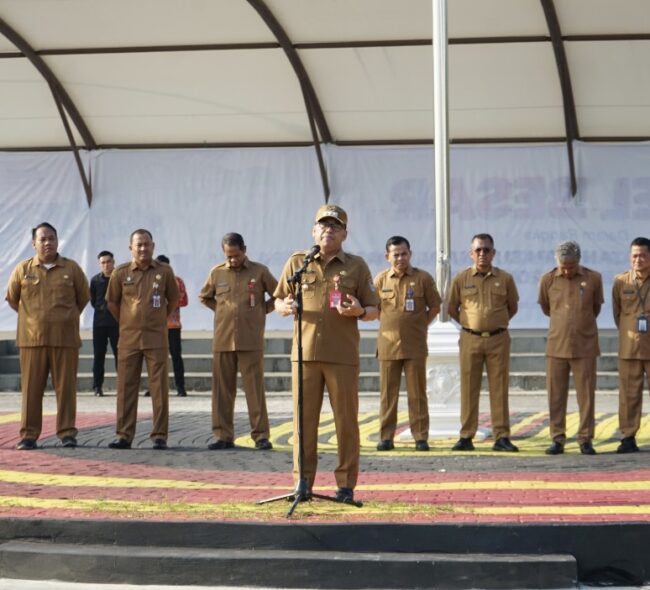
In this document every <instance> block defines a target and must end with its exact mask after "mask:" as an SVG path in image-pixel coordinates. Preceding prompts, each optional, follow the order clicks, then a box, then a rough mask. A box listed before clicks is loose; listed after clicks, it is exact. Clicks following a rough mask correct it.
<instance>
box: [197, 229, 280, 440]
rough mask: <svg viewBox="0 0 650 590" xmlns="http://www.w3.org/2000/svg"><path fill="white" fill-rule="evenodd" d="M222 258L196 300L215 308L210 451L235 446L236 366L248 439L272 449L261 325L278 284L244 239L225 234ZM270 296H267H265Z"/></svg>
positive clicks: (263, 323) (263, 324)
mask: <svg viewBox="0 0 650 590" xmlns="http://www.w3.org/2000/svg"><path fill="white" fill-rule="evenodd" d="M221 248H222V250H223V254H224V256H225V258H226V261H225V262H222V263H221V264H218V265H217V266H215V267H214V268H213V269H212V270H211V271H210V274H209V275H208V278H207V280H206V281H205V284H204V285H203V288H202V289H201V293H200V294H199V299H200V300H201V303H203V305H206V306H207V307H209V308H210V309H211V310H212V311H214V337H213V341H212V355H213V357H212V432H213V433H214V436H215V438H216V439H217V440H216V441H215V442H213V443H211V444H210V445H208V448H209V449H211V450H222V449H232V448H234V446H235V443H234V438H235V428H234V414H235V396H236V395H237V368H239V370H240V371H241V375H242V381H243V386H244V392H245V393H246V403H247V405H248V417H249V421H250V425H251V438H252V439H253V440H254V441H255V448H256V449H258V450H264V451H265V450H269V449H272V448H273V445H272V444H271V441H270V440H269V434H270V431H269V416H268V413H267V411H266V397H265V392H264V326H265V323H266V314H267V313H269V312H270V311H272V310H273V308H274V306H273V301H274V300H273V291H275V288H276V287H277V285H278V282H277V281H276V280H275V277H274V276H273V275H272V274H271V273H270V271H269V269H268V268H267V267H266V266H264V265H263V264H258V263H257V262H253V261H252V260H249V259H248V257H247V256H246V245H245V244H244V238H243V237H242V236H241V235H240V234H237V233H228V234H226V235H225V236H224V237H223V239H222V240H221ZM267 293H268V294H269V295H270V296H271V297H270V298H269V299H266V298H265V295H266V294H267Z"/></svg>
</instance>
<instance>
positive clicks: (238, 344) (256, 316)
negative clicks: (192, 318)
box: [199, 258, 278, 352]
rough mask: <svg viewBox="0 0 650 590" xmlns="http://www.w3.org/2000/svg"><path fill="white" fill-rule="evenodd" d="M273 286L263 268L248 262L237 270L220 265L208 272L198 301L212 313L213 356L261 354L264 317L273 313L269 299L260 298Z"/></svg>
mask: <svg viewBox="0 0 650 590" xmlns="http://www.w3.org/2000/svg"><path fill="white" fill-rule="evenodd" d="M277 285H278V281H277V280H276V279H275V277H274V276H273V275H272V274H271V272H270V271H269V269H268V268H267V267H266V266H264V265H263V264H259V263H257V262H252V261H250V260H248V258H247V259H246V260H245V261H244V263H243V264H242V265H241V267H240V268H239V270H235V269H232V268H230V266H229V265H228V263H227V262H223V263H221V264H218V265H217V266H215V267H214V268H213V269H212V270H211V271H210V274H209V275H208V278H207V280H206V281H205V284H204V285H203V288H202V289H201V293H200V294H199V299H200V300H201V303H203V304H204V305H207V306H208V307H209V308H210V309H212V310H213V311H214V337H213V339H212V350H213V352H226V351H235V350H242V351H243V350H264V326H265V324H266V314H267V313H269V312H270V311H271V310H273V298H272V297H271V299H268V300H267V299H265V298H264V297H265V294H266V293H268V294H269V295H271V296H272V295H273V291H275V288H276V287H277ZM251 297H252V301H251Z"/></svg>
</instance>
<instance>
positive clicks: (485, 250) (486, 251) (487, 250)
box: [474, 248, 492, 254]
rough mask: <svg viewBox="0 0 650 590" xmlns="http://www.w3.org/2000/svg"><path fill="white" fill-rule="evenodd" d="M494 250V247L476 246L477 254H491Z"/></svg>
mask: <svg viewBox="0 0 650 590" xmlns="http://www.w3.org/2000/svg"><path fill="white" fill-rule="evenodd" d="M490 252H492V248H474V253H475V254H489V253H490Z"/></svg>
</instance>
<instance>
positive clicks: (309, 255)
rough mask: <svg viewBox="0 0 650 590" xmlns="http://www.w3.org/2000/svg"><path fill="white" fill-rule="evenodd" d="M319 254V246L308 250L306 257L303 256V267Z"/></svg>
mask: <svg viewBox="0 0 650 590" xmlns="http://www.w3.org/2000/svg"><path fill="white" fill-rule="evenodd" d="M319 252H320V246H319V245H318V244H316V245H314V246H312V247H311V250H309V252H308V253H307V256H305V260H304V265H305V266H307V265H308V264H309V263H310V262H311V261H312V260H314V257H315V256H316V254H318V253H319Z"/></svg>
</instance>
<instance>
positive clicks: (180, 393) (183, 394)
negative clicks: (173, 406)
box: [176, 387, 187, 397]
mask: <svg viewBox="0 0 650 590" xmlns="http://www.w3.org/2000/svg"><path fill="white" fill-rule="evenodd" d="M176 396H177V397H187V391H185V389H184V388H183V387H179V388H178V391H177V392H176Z"/></svg>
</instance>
